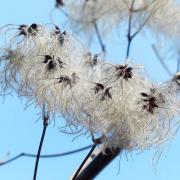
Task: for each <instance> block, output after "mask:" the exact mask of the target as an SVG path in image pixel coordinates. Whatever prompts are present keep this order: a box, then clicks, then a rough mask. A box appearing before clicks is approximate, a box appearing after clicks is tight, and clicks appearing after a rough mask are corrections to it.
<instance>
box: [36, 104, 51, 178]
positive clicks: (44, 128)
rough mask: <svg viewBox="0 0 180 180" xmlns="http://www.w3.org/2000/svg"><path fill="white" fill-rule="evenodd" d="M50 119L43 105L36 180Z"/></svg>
mask: <svg viewBox="0 0 180 180" xmlns="http://www.w3.org/2000/svg"><path fill="white" fill-rule="evenodd" d="M48 121H49V116H48V114H47V115H45V105H43V132H42V135H41V140H40V143H39V148H38V153H37V157H36V163H35V167H34V176H33V180H36V178H37V171H38V165H39V159H40V155H41V149H42V145H43V142H44V137H45V134H46V129H47V126H48Z"/></svg>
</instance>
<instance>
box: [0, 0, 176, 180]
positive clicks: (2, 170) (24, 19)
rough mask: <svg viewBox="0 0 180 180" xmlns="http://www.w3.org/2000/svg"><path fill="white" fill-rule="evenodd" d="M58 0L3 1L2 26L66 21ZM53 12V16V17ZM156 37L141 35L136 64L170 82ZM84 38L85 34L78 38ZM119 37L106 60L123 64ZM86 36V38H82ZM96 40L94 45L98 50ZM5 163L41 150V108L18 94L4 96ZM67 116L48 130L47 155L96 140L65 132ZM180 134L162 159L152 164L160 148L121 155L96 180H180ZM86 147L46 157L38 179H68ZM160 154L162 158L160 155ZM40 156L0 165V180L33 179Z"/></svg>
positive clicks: (0, 134) (1, 145) (1, 154)
mask: <svg viewBox="0 0 180 180" xmlns="http://www.w3.org/2000/svg"><path fill="white" fill-rule="evenodd" d="M53 7H54V0H38V1H37V0H30V1H24V0H13V1H2V0H1V6H0V26H2V25H5V24H31V23H39V24H41V23H42V24H45V23H48V22H51V21H52V19H53V21H54V23H57V24H58V25H59V26H60V25H64V17H62V16H61V13H60V12H59V11H57V10H55V9H53ZM50 14H51V18H50ZM154 37H155V36H154V35H151V34H150V33H147V34H146V35H143V36H142V37H140V36H138V37H137V38H136V40H135V42H134V43H133V45H132V51H131V57H133V59H135V61H136V62H137V63H140V64H141V63H142V64H144V66H145V68H146V69H147V73H148V74H149V77H150V78H151V79H153V80H155V81H158V82H160V81H164V80H168V78H169V77H168V76H167V74H166V72H165V71H164V69H163V68H162V67H161V65H160V63H159V62H158V61H157V59H156V57H155V56H154V55H153V53H152V50H151V44H152V43H153V42H155V41H156V40H155V39H154ZM79 38H81V37H79ZM116 38H117V36H115V35H114V34H111V38H108V39H107V40H106V43H108V45H107V51H108V54H107V59H108V60H109V61H112V62H115V63H118V62H121V61H122V60H123V58H124V49H123V47H121V45H122V46H123V43H124V40H122V41H121V42H119V41H118V40H117V39H116ZM82 40H84V39H82ZM96 44H97V40H96V39H95V41H94V44H93V45H92V47H91V50H92V51H93V52H98V51H99V50H100V49H99V47H98V45H96ZM167 64H168V65H169V66H170V68H171V69H172V71H173V72H175V69H176V68H175V65H176V61H175V60H174V59H169V60H168V61H167ZM0 102H1V103H0V161H3V160H5V159H7V158H8V157H7V156H6V154H7V153H8V152H9V153H10V156H9V157H13V156H14V155H17V154H19V153H20V152H27V153H36V152H37V149H38V144H39V140H40V136H41V132H42V122H41V121H38V122H36V120H37V118H38V116H37V113H38V112H39V109H38V108H34V107H33V106H32V107H30V108H28V109H27V110H23V109H24V105H25V102H26V100H24V99H20V98H18V97H17V96H16V95H14V96H9V97H6V99H5V102H4V103H3V98H0ZM62 124H63V120H62V119H60V118H58V119H56V124H55V126H54V124H53V123H51V124H50V125H49V127H48V129H47V133H46V137H45V142H44V145H43V149H42V154H51V153H58V152H65V151H69V150H73V149H76V148H80V147H83V146H86V145H89V144H91V139H90V138H87V137H84V136H81V137H79V138H77V139H76V140H74V141H72V140H73V138H74V136H70V135H67V134H62V133H60V132H59V130H58V126H61V125H62ZM179 152H180V133H178V134H177V135H176V137H175V138H174V139H173V140H172V141H171V142H170V143H169V144H168V145H167V146H166V147H165V149H164V152H163V154H162V156H161V157H160V160H159V161H158V164H157V165H156V166H153V164H152V160H153V157H154V154H155V151H145V152H144V153H141V154H137V153H136V152H132V153H128V154H125V153H123V154H122V155H121V156H118V157H117V158H116V159H115V160H114V161H113V162H112V163H111V164H110V165H109V166H108V167H107V168H106V169H105V170H104V171H103V172H102V173H101V174H100V175H99V176H98V177H97V178H96V179H97V180H109V179H112V180H118V179H121V180H130V179H134V180H144V179H146V180H179V179H180V169H179V167H180V166H179V164H180V153H179ZM87 153H88V150H87V151H84V152H80V153H77V154H74V155H70V156H64V157H59V158H55V159H41V160H40V164H39V170H38V180H66V179H68V177H69V176H71V175H72V174H73V172H74V171H75V170H76V169H77V167H78V166H79V165H80V163H81V162H82V160H83V159H84V157H85V155H86V154H87ZM156 157H157V156H156ZM34 164H35V159H31V158H26V157H23V158H21V159H19V160H17V161H14V162H12V163H10V164H7V165H5V166H0V180H31V179H32V177H33V170H34Z"/></svg>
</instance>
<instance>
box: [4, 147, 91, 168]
mask: <svg viewBox="0 0 180 180" xmlns="http://www.w3.org/2000/svg"><path fill="white" fill-rule="evenodd" d="M92 146H93V145H89V146H85V147H82V148H79V149H75V150H72V151H67V152H64V153H56V154H44V155H40V156H39V158H57V157H61V156H67V155H71V154H74V153H78V152H81V151H84V150H87V149H89V148H91V147H92ZM21 157H30V158H36V157H37V154H31V153H24V152H22V153H20V154H18V155H16V156H14V157H13V158H11V159H8V160H7V161H3V162H0V166H3V165H6V164H8V163H11V162H13V161H15V160H17V159H19V158H21Z"/></svg>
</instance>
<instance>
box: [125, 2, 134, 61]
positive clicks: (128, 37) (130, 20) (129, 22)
mask: <svg viewBox="0 0 180 180" xmlns="http://www.w3.org/2000/svg"><path fill="white" fill-rule="evenodd" d="M133 6H134V0H132V4H131V8H130V11H129V13H130V14H129V21H128V34H127V39H128V44H127V51H126V58H128V57H129V52H130V47H131V41H132V37H131V23H132V9H133Z"/></svg>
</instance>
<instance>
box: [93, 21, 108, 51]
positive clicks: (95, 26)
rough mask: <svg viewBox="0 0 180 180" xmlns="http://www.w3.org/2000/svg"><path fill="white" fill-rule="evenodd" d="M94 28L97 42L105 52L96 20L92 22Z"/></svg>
mask: <svg viewBox="0 0 180 180" xmlns="http://www.w3.org/2000/svg"><path fill="white" fill-rule="evenodd" d="M94 29H95V31H96V35H97V38H98V41H99V44H100V46H101V50H102V52H104V53H106V46H105V45H104V43H103V41H102V37H101V34H100V32H99V28H98V25H97V23H96V22H94Z"/></svg>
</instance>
